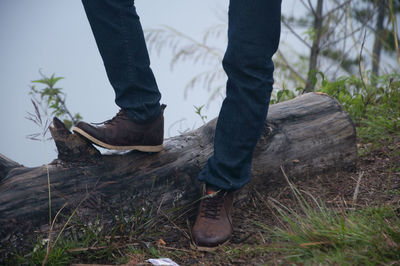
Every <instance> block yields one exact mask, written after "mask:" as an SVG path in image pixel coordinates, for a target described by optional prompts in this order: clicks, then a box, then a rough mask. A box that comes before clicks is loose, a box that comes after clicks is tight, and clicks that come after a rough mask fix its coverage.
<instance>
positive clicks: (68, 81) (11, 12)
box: [0, 0, 293, 166]
mask: <svg viewBox="0 0 400 266" xmlns="http://www.w3.org/2000/svg"><path fill="white" fill-rule="evenodd" d="M135 5H136V8H137V12H138V14H139V16H140V17H141V22H142V26H143V28H144V29H145V30H146V29H150V28H159V27H161V26H162V25H168V26H171V27H174V28H176V29H177V30H179V31H181V32H184V33H185V34H188V35H190V36H191V37H193V38H194V39H197V40H201V37H202V36H203V34H204V31H205V29H206V28H208V27H210V26H212V25H215V24H216V23H220V19H219V16H218V15H216V14H219V15H221V14H222V16H224V15H226V12H227V8H228V0H220V1H215V0H202V1H197V0H168V1H165V0H136V1H135ZM283 8H284V9H285V8H293V5H290V3H286V4H285V1H284V4H283ZM283 36H284V35H283ZM220 45H225V44H224V43H222V44H220ZM150 57H151V62H152V64H151V67H152V69H153V72H154V74H155V76H156V79H157V82H158V85H159V88H160V91H161V93H162V103H165V104H167V109H166V111H165V137H166V138H168V137H171V136H174V135H177V134H179V133H180V132H182V131H184V130H187V129H193V128H197V127H199V126H201V125H202V121H201V119H200V117H199V116H198V115H196V114H195V111H194V107H193V106H201V105H203V104H206V103H207V100H208V98H209V93H208V92H207V91H205V90H204V89H203V88H200V87H199V88H196V89H194V90H191V91H190V92H189V93H188V97H186V98H185V97H184V88H185V85H186V83H187V82H188V81H189V80H190V78H191V77H193V76H194V75H195V74H196V73H198V72H199V70H200V69H201V68H198V67H195V66H193V65H178V66H177V67H176V68H174V70H173V71H171V69H170V65H169V63H170V60H171V56H170V54H168V52H163V53H162V54H161V55H157V54H156V53H151V54H150ZM39 71H41V72H43V73H44V74H46V75H51V74H53V73H55V74H56V75H57V76H62V77H64V79H63V80H61V81H60V82H59V83H58V86H59V87H62V88H63V91H64V92H65V93H66V94H67V101H66V103H67V106H68V107H69V109H70V110H71V111H72V112H73V113H76V112H79V113H80V114H81V115H82V116H83V118H84V121H88V122H101V121H105V120H107V119H110V118H112V117H113V116H114V115H115V114H116V113H117V112H118V107H117V106H116V105H115V103H114V91H113V89H112V87H111V85H110V84H109V82H108V79H107V76H106V73H105V70H104V66H103V63H102V60H101V57H100V54H99V52H98V49H97V46H96V43H95V41H94V37H93V34H92V32H91V29H90V26H89V23H88V21H87V18H86V14H85V12H84V9H83V7H82V3H81V1H78V0H76V1H71V0H69V1H61V0H35V1H32V0H2V1H1V2H0V125H1V131H0V153H1V154H3V155H5V156H7V157H8V158H10V159H12V160H14V161H17V162H19V163H21V164H23V165H25V166H39V165H41V164H45V163H47V162H50V161H52V160H53V159H55V158H56V157H57V153H56V149H55V145H54V143H53V142H52V141H48V142H45V143H43V142H39V141H32V140H29V139H27V138H26V136H27V135H29V134H31V133H36V132H38V131H40V130H39V128H38V127H36V126H35V125H34V124H33V123H32V122H30V121H28V120H27V119H26V118H25V117H26V114H27V111H29V112H32V111H33V107H32V104H31V102H30V96H29V95H28V92H29V86H30V84H31V81H32V80H35V79H39V78H40V74H39ZM221 103H222V97H217V99H216V100H215V101H214V102H213V103H212V104H211V105H210V106H209V108H207V109H205V110H204V111H203V113H204V115H207V117H208V119H207V120H210V119H212V118H214V117H216V116H217V115H218V111H219V108H220V104H221Z"/></svg>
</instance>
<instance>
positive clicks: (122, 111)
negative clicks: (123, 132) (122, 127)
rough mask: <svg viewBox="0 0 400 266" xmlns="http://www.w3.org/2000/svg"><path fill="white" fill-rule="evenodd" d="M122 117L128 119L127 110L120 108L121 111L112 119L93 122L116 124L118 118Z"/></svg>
mask: <svg viewBox="0 0 400 266" xmlns="http://www.w3.org/2000/svg"><path fill="white" fill-rule="evenodd" d="M120 119H126V115H125V112H124V110H122V109H121V110H119V112H118V113H117V114H116V115H115V116H114V117H113V118H111V119H109V120H106V121H104V122H101V123H92V124H95V125H102V124H104V125H106V124H114V123H115V122H116V121H117V120H120Z"/></svg>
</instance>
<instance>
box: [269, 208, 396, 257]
mask: <svg viewBox="0 0 400 266" xmlns="http://www.w3.org/2000/svg"><path fill="white" fill-rule="evenodd" d="M278 212H279V214H280V219H281V221H282V222H283V224H284V226H283V227H276V228H274V229H272V230H271V229H268V228H264V227H263V228H264V229H267V230H266V232H267V233H268V235H269V236H270V237H271V239H272V242H273V244H272V246H271V247H270V251H275V252H278V253H279V254H281V256H282V257H283V258H284V259H285V260H287V261H289V262H293V263H301V264H320V263H322V264H339V265H379V264H385V263H394V262H396V263H400V219H399V218H398V216H397V214H396V212H395V210H394V209H393V207H391V206H378V207H366V208H363V209H361V210H347V211H344V210H340V211H339V213H338V212H337V211H333V210H330V209H328V208H326V207H320V208H318V209H308V210H306V212H305V213H304V214H302V215H299V214H297V213H295V212H291V211H290V210H285V209H282V208H278Z"/></svg>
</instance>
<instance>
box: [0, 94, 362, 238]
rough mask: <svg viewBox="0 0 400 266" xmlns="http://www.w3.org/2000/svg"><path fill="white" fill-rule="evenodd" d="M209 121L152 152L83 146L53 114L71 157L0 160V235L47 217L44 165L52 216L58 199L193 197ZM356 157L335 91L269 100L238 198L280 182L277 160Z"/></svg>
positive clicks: (296, 164) (341, 163)
mask: <svg viewBox="0 0 400 266" xmlns="http://www.w3.org/2000/svg"><path fill="white" fill-rule="evenodd" d="M216 121H217V120H216V119H214V120H212V121H210V122H209V123H207V124H205V125H204V126H202V127H201V128H199V129H197V130H194V131H192V132H189V133H185V134H183V135H180V136H176V137H172V138H169V139H166V140H165V142H164V148H165V149H164V150H163V151H162V152H159V153H154V154H148V153H140V152H126V153H111V154H106V155H101V156H99V154H97V153H96V152H93V151H91V150H90V149H89V150H85V149H82V147H83V146H85V145H89V147H90V144H88V143H87V142H85V141H82V140H79V141H77V140H76V138H77V137H78V136H76V135H74V134H72V133H70V132H69V131H68V130H67V131H63V130H62V129H61V128H62V126H61V127H60V124H58V122H55V125H54V127H56V128H53V129H52V133H53V136H54V139H55V140H56V143H58V144H57V147H58V148H59V151H60V152H61V153H65V152H66V151H65V149H66V150H67V153H68V152H69V153H68V154H69V156H71V157H72V160H71V161H68V157H65V154H60V156H59V157H60V158H63V160H55V161H54V162H52V163H50V164H49V165H48V166H47V167H46V166H40V167H35V168H27V167H23V166H21V165H18V164H17V163H13V162H10V161H9V160H7V161H8V163H1V161H2V160H0V165H1V167H0V169H1V172H0V173H1V175H2V176H0V180H1V181H0V239H1V240H2V241H3V240H4V239H8V238H9V237H10V236H11V235H12V234H14V233H15V232H17V231H19V232H31V230H32V228H35V227H37V226H39V225H43V224H46V223H48V221H49V217H48V216H49V199H48V186H47V171H48V173H49V178H50V182H51V206H52V214H53V216H54V214H55V213H56V212H57V211H58V210H59V209H60V208H62V206H63V205H65V204H68V206H70V207H71V208H74V207H75V206H77V204H79V203H82V202H84V204H83V205H80V206H84V205H85V211H86V210H88V211H89V210H90V211H93V212H101V211H102V210H104V208H105V207H108V208H109V209H111V210H112V209H114V210H120V209H123V210H124V213H129V212H134V211H135V208H142V207H143V206H152V207H156V208H155V209H157V210H168V209H170V208H172V207H176V206H183V205H185V204H188V203H191V202H193V201H195V200H197V199H198V198H199V196H200V194H199V191H200V189H199V188H200V187H201V184H200V183H199V182H198V181H197V175H198V173H199V172H200V170H201V169H202V167H203V166H204V165H205V164H206V161H207V159H208V158H209V157H210V156H211V154H212V153H213V137H214V130H215V125H216ZM60 130H61V131H60ZM57 132H58V133H57ZM60 132H62V133H60ZM61 136H64V138H62V137H61ZM80 141H82V142H80ZM77 143H78V144H77ZM82 145H83V146H82ZM60 147H63V148H64V150H62V149H60ZM71 150H73V151H74V152H71ZM85 153H92V154H91V155H88V154H86V155H85ZM80 156H83V157H80ZM85 156H86V157H85ZM0 158H3V157H0ZM79 158H82V159H81V160H79ZM356 159H357V149H356V134H355V127H354V124H353V122H352V120H351V119H350V117H349V116H348V114H347V113H346V112H345V111H343V109H342V107H341V106H340V104H339V103H338V102H337V101H336V100H335V99H334V98H332V97H330V96H327V95H325V94H321V93H308V94H305V95H302V96H300V97H297V98H295V99H293V100H290V101H287V102H283V103H279V104H275V105H271V107H270V111H269V115H268V118H267V120H266V123H265V128H264V131H263V133H262V136H261V139H260V141H259V142H258V144H257V147H256V150H255V152H254V160H253V168H252V180H251V182H250V184H249V185H247V186H245V188H243V189H241V190H240V192H238V193H237V199H239V200H240V199H244V198H245V197H246V195H247V193H249V191H251V189H252V188H254V187H256V188H257V190H258V191H259V192H260V193H267V191H268V189H274V188H276V187H277V186H279V184H283V183H282V181H281V180H283V179H282V176H281V170H280V167H281V166H283V167H284V169H285V170H286V173H287V174H288V175H289V176H290V177H291V178H312V176H315V175H316V174H320V173H323V172H327V171H336V170H343V169H354V167H355V162H356ZM4 161H6V160H4ZM63 212H65V210H63Z"/></svg>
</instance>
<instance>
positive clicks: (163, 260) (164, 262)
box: [147, 258, 179, 266]
mask: <svg viewBox="0 0 400 266" xmlns="http://www.w3.org/2000/svg"><path fill="white" fill-rule="evenodd" d="M147 262H150V263H151V264H153V265H168V266H179V264H177V263H176V262H175V261H173V260H171V259H169V258H159V259H148V260H147Z"/></svg>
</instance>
